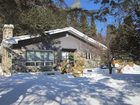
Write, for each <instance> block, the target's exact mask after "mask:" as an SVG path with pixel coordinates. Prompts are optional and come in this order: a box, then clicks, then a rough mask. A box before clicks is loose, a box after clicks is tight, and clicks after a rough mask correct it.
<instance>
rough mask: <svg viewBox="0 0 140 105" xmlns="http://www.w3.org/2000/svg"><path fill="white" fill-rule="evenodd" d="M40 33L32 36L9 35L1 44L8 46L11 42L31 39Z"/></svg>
mask: <svg viewBox="0 0 140 105" xmlns="http://www.w3.org/2000/svg"><path fill="white" fill-rule="evenodd" d="M39 36H40V35H36V36H32V35H22V36H15V37H9V38H5V39H3V40H2V43H1V46H3V47H10V46H12V45H13V44H18V42H19V41H21V40H26V39H31V38H36V37H39Z"/></svg>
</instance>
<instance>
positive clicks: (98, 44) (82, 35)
mask: <svg viewBox="0 0 140 105" xmlns="http://www.w3.org/2000/svg"><path fill="white" fill-rule="evenodd" d="M61 32H70V33H72V34H73V35H75V36H77V37H79V38H81V39H83V40H85V41H87V42H89V43H90V44H92V45H95V46H98V47H100V48H103V49H104V50H106V49H107V47H106V46H105V45H104V44H102V43H100V42H98V41H96V40H94V39H92V38H90V37H88V36H87V35H85V34H84V33H82V32H80V31H78V30H76V29H74V28H73V27H66V28H62V29H55V30H49V31H45V33H48V34H50V35H53V34H57V33H61Z"/></svg>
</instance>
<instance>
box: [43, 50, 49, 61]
mask: <svg viewBox="0 0 140 105" xmlns="http://www.w3.org/2000/svg"><path fill="white" fill-rule="evenodd" d="M48 55H49V54H48V52H44V61H48V59H49V56H48Z"/></svg>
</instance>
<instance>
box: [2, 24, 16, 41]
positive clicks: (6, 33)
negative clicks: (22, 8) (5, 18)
mask: <svg viewBox="0 0 140 105" xmlns="http://www.w3.org/2000/svg"><path fill="white" fill-rule="evenodd" d="M13 29H14V25H13V24H5V25H4V27H3V39H4V38H8V37H13Z"/></svg>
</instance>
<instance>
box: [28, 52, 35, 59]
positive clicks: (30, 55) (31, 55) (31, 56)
mask: <svg viewBox="0 0 140 105" xmlns="http://www.w3.org/2000/svg"><path fill="white" fill-rule="evenodd" d="M27 61H34V52H33V51H27Z"/></svg>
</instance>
